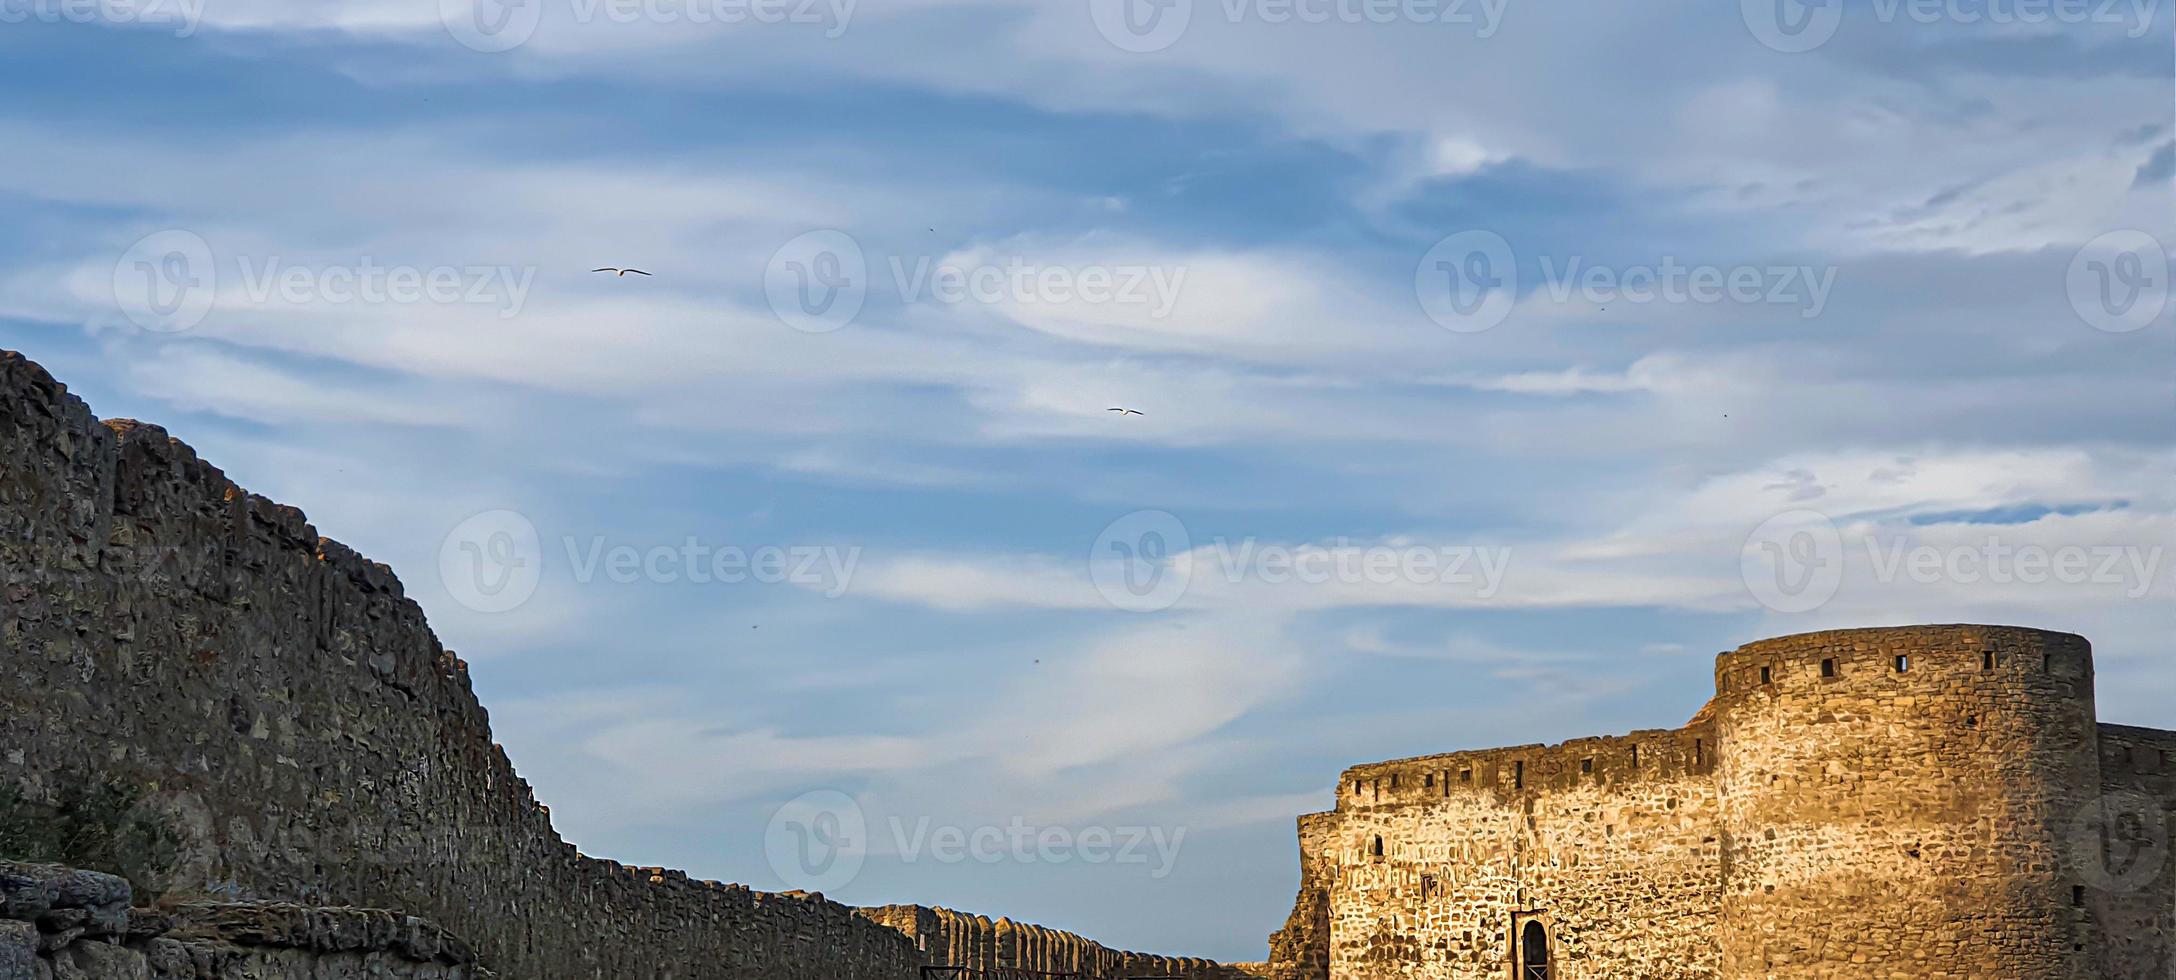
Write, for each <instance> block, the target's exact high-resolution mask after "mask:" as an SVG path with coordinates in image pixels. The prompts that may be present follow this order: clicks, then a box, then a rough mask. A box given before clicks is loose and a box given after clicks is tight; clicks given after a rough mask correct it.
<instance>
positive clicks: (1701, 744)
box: [1692, 738, 1708, 766]
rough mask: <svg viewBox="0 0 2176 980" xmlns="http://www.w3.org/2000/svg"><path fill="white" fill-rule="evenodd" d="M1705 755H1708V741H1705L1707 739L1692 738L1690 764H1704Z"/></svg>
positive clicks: (1705, 760)
mask: <svg viewBox="0 0 2176 980" xmlns="http://www.w3.org/2000/svg"><path fill="white" fill-rule="evenodd" d="M1707 756H1708V743H1707V740H1706V739H1698V738H1696V739H1693V740H1692V764H1693V765H1696V766H1697V765H1702V764H1705V763H1706V762H1707Z"/></svg>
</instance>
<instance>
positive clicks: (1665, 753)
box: [1337, 725, 1715, 809]
mask: <svg viewBox="0 0 2176 980" xmlns="http://www.w3.org/2000/svg"><path fill="white" fill-rule="evenodd" d="M1714 744H1715V743H1714V733H1713V730H1712V726H1709V725H1688V726H1687V727H1684V728H1677V729H1659V728H1657V729H1643V730H1641V731H1636V732H1632V733H1630V734H1627V735H1611V736H1595V737H1589V738H1577V739H1571V740H1568V741H1564V742H1558V743H1555V744H1553V745H1542V744H1535V745H1515V746H1509V747H1506V748H1498V749H1477V750H1470V751H1461V752H1445V753H1440V754H1437V755H1424V756H1416V757H1414V758H1410V759H1397V760H1393V761H1390V762H1376V763H1369V764H1366V765H1359V766H1353V767H1352V768H1350V769H1347V770H1345V772H1344V775H1343V777H1342V778H1341V779H1339V781H1338V791H1337V805H1338V808H1339V809H1354V808H1361V807H1372V806H1395V805H1399V804H1405V803H1414V802H1423V801H1427V800H1430V799H1435V798H1441V797H1449V796H1453V795H1456V794H1461V793H1483V794H1496V795H1515V794H1521V793H1542V792H1550V791H1561V790H1576V789H1581V788H1599V789H1606V788H1607V787H1610V786H1617V785H1622V784H1625V783H1629V782H1633V781H1636V780H1655V779H1676V778H1680V777H1684V776H1698V775H1702V774H1705V773H1707V772H1708V771H1709V770H1710V769H1711V768H1712V767H1713V766H1714V761H1715V760H1714V752H1713V748H1714Z"/></svg>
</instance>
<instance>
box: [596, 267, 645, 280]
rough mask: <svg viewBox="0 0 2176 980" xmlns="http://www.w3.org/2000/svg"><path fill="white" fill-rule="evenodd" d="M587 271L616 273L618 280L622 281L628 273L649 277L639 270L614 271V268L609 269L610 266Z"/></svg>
mask: <svg viewBox="0 0 2176 980" xmlns="http://www.w3.org/2000/svg"><path fill="white" fill-rule="evenodd" d="M589 271H591V272H616V273H619V276H618V278H622V279H624V278H626V277H627V274H628V273H630V272H632V273H634V274H635V275H638V276H647V275H649V273H647V272H644V271H642V270H641V269H615V268H613V267H611V266H605V267H604V268H602V269H591V270H589Z"/></svg>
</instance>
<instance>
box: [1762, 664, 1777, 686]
mask: <svg viewBox="0 0 2176 980" xmlns="http://www.w3.org/2000/svg"><path fill="white" fill-rule="evenodd" d="M1760 682H1761V683H1763V684H1773V683H1775V674H1774V673H1772V672H1770V670H1769V668H1766V667H1762V668H1761V669H1760Z"/></svg>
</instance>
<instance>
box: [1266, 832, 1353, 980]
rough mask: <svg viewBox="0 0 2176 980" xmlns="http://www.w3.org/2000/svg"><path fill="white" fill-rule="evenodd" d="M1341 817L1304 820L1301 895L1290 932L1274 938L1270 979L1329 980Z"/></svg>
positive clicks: (1287, 923) (1285, 930)
mask: <svg viewBox="0 0 2176 980" xmlns="http://www.w3.org/2000/svg"><path fill="white" fill-rule="evenodd" d="M1337 826H1338V825H1337V814H1334V813H1310V814H1305V815H1303V816H1301V817H1300V818H1299V830H1300V894H1299V898H1298V900H1297V901H1295V902H1293V904H1292V915H1291V917H1289V918H1287V919H1286V920H1285V923H1284V928H1282V929H1279V930H1277V932H1276V934H1275V935H1272V936H1270V937H1269V964H1268V966H1267V970H1266V971H1265V972H1267V973H1268V974H1269V976H1270V980H1329V976H1330V893H1331V889H1332V888H1333V887H1334V885H1335V882H1336V880H1337V873H1338V862H1337V857H1336V852H1335V851H1334V850H1333V848H1334V847H1335V841H1334V839H1333V838H1334V836H1335V835H1336V833H1337Z"/></svg>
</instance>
